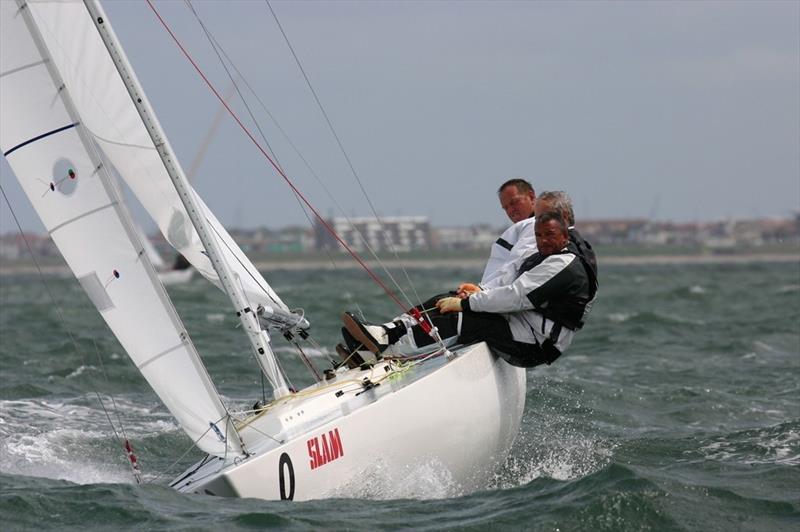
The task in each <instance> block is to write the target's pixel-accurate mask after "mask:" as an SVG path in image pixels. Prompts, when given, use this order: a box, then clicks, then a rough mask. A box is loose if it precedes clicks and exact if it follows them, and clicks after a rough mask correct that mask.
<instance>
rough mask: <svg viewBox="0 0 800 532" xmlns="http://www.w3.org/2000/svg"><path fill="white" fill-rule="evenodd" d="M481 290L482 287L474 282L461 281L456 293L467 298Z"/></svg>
mask: <svg viewBox="0 0 800 532" xmlns="http://www.w3.org/2000/svg"><path fill="white" fill-rule="evenodd" d="M480 291H481V287H480V286H478V285H476V284H472V283H461V284H460V285H458V289H457V290H456V295H457V296H458V297H460V298H461V299H466V298H468V297H469V296H470V294H475V293H477V292H480Z"/></svg>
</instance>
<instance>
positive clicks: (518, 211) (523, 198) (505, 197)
mask: <svg viewBox="0 0 800 532" xmlns="http://www.w3.org/2000/svg"><path fill="white" fill-rule="evenodd" d="M535 201H536V195H535V194H534V193H533V191H531V192H520V191H519V190H517V186H516V185H509V186H507V187H506V188H504V189H503V190H502V191H500V206H501V207H502V208H503V210H504V211H506V214H507V215H508V218H509V219H510V220H511V221H512V222H514V223H517V222H519V221H521V220H524V219H525V218H530V217H531V215H532V214H533V204H534V202H535Z"/></svg>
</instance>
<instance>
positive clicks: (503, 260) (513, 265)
mask: <svg viewBox="0 0 800 532" xmlns="http://www.w3.org/2000/svg"><path fill="white" fill-rule="evenodd" d="M533 224H534V218H533V217H530V218H526V219H524V220H520V221H519V222H517V223H515V224H513V225H511V226H510V227H509V228H508V229H506V230H505V231H503V234H502V235H500V238H498V239H497V240H496V241H495V242H494V244H492V249H491V252H490V254H489V260H488V261H486V267H485V268H484V270H483V277H481V282H480V284H481V286H483V285H484V283H489V282H491V281H493V280H494V279H496V278H498V277H500V276H502V275H503V273H504V272H507V271H512V272H513V273H516V272H517V270H518V269H519V268H520V266H521V265H522V261H524V260H525V258H526V257H528V256H529V255H531V254H532V253H533V252H535V251H536V236H535V235H534V234H533Z"/></svg>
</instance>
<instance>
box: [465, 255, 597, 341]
mask: <svg viewBox="0 0 800 532" xmlns="http://www.w3.org/2000/svg"><path fill="white" fill-rule="evenodd" d="M579 253H580V252H579V250H578V248H577V247H576V246H575V245H574V244H573V243H570V244H568V245H567V247H565V248H564V249H563V250H562V251H561V252H560V253H557V254H554V255H550V256H548V257H542V256H541V255H540V254H538V253H537V254H536V255H533V256H531V257H529V258H528V259H527V260H525V262H524V263H523V266H522V271H520V273H519V274H518V277H517V278H516V279H515V280H514V281H513V282H512V283H510V284H507V285H503V286H497V287H494V288H487V289H485V290H482V291H480V292H477V293H475V294H472V295H471V296H470V297H469V298H468V300H466V301H467V303H466V306H467V307H468V308H469V309H470V310H472V311H475V312H492V313H497V314H502V315H503V316H504V317H505V318H506V319H507V320H508V325H509V328H510V329H511V334H512V336H513V337H514V340H516V341H518V342H524V343H528V344H537V345H542V344H543V343H544V342H545V341H546V340H550V341H551V342H552V343H553V345H554V347H555V348H556V349H558V351H559V352H560V353H563V352H564V350H566V349H567V347H569V345H570V344H571V343H572V338H573V336H574V335H575V331H576V330H578V329H580V328H581V327H582V326H583V321H584V320H585V319H586V316H587V315H588V314H589V312H590V310H591V307H592V303H593V301H594V297H595V293H596V286H595V287H592V281H591V280H590V277H589V274H588V273H587V271H586V267H585V266H584V263H583V261H581V258H580V257H579Z"/></svg>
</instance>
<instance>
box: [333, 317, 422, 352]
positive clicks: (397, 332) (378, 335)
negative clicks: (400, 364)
mask: <svg viewBox="0 0 800 532" xmlns="http://www.w3.org/2000/svg"><path fill="white" fill-rule="evenodd" d="M342 322H343V323H344V327H345V329H346V330H347V332H348V333H350V335H352V337H353V338H355V339H356V341H358V342H360V343H361V344H362V345H363V346H364V347H366V348H367V349H369V350H370V351H372V352H373V353H375V355H376V356H378V355H380V354H381V353H382V352H383V351H385V350H386V348H387V347H389V345H391V344H393V343H395V342H396V341H397V340H399V339H400V338H401V337H402V336H403V335H405V334H406V330H407V329H406V326H405V324H404V323H403V322H402V321H395V322H392V323H388V324H384V325H375V324H372V323H365V322H363V321H361V320H360V319H358V318H357V317H356V316H355V315H354V314H353V313H352V312H345V313H344V314H342Z"/></svg>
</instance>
